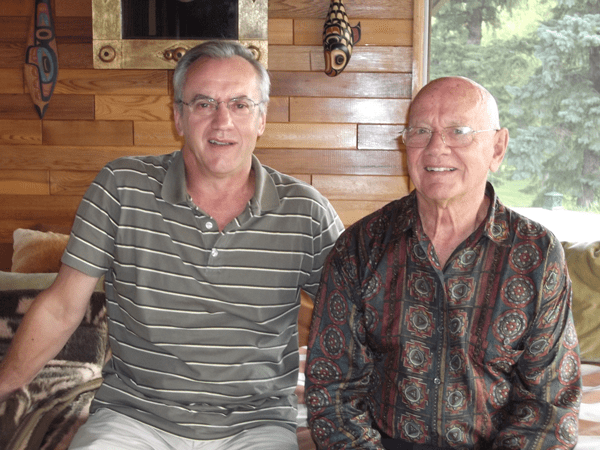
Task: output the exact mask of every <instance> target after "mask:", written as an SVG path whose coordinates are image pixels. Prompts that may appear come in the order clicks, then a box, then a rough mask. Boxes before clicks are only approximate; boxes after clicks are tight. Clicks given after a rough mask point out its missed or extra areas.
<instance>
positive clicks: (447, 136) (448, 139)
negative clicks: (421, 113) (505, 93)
mask: <svg viewBox="0 0 600 450" xmlns="http://www.w3.org/2000/svg"><path fill="white" fill-rule="evenodd" d="M484 131H499V129H498V128H490V129H488V130H473V129H471V128H469V127H446V128H442V130H441V131H439V133H441V135H442V141H444V144H446V145H447V146H448V147H466V146H467V145H470V144H471V143H472V142H473V135H474V134H477V133H483V132H484ZM433 133H435V131H434V130H430V129H429V128H422V127H408V128H405V129H404V131H403V132H402V142H404V145H406V146H407V147H417V148H421V147H427V144H429V141H431V137H432V136H433Z"/></svg>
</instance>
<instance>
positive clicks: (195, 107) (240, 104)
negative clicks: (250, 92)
mask: <svg viewBox="0 0 600 450" xmlns="http://www.w3.org/2000/svg"><path fill="white" fill-rule="evenodd" d="M179 103H181V104H183V105H185V106H187V107H188V108H190V112H191V113H192V114H194V115H197V116H211V115H213V114H214V113H216V112H217V110H218V109H219V105H220V104H221V103H224V104H225V105H226V106H227V109H228V110H229V112H230V113H231V114H232V115H234V116H239V117H243V116H249V115H251V114H252V113H253V112H254V110H255V109H256V108H257V107H258V106H259V105H261V104H262V103H264V102H258V103H257V102H255V101H254V100H252V99H250V98H248V97H236V98H232V99H231V100H227V101H222V102H218V101H216V100H215V99H214V98H210V97H205V96H200V97H196V98H194V99H193V100H192V101H191V102H189V103H187V102H184V101H183V100H180V101H179Z"/></svg>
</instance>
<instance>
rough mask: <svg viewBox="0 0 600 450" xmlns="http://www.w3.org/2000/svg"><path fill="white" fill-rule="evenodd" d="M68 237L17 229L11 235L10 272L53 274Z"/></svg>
mask: <svg viewBox="0 0 600 450" xmlns="http://www.w3.org/2000/svg"><path fill="white" fill-rule="evenodd" d="M68 240H69V236H68V235H66V234H62V233H53V232H51V231H47V232H43V231H36V230H25V229H23V228H18V229H16V230H15V231H14V233H13V257H12V266H11V269H10V270H11V272H20V273H54V272H58V269H59V268H60V258H61V257H62V254H63V252H64V251H65V247H66V246H67V241H68Z"/></svg>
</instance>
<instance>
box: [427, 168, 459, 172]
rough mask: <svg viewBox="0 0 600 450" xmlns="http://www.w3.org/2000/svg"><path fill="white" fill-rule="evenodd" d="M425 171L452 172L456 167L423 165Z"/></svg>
mask: <svg viewBox="0 0 600 450" xmlns="http://www.w3.org/2000/svg"><path fill="white" fill-rule="evenodd" d="M425 170H426V171H427V172H453V171H455V170H456V169H454V168H453V167H425Z"/></svg>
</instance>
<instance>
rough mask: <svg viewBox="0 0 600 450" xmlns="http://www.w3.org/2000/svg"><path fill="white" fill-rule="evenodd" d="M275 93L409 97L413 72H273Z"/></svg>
mask: <svg viewBox="0 0 600 450" xmlns="http://www.w3.org/2000/svg"><path fill="white" fill-rule="evenodd" d="M271 83H272V94H273V95H281V96H283V95H293V96H296V97H338V98H344V97H346V98H405V99H408V98H410V92H411V90H410V84H411V76H410V75H409V74H405V73H352V72H342V73H341V74H340V75H338V76H337V77H334V78H331V77H328V76H327V75H325V74H324V73H322V72H272V73H271Z"/></svg>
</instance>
